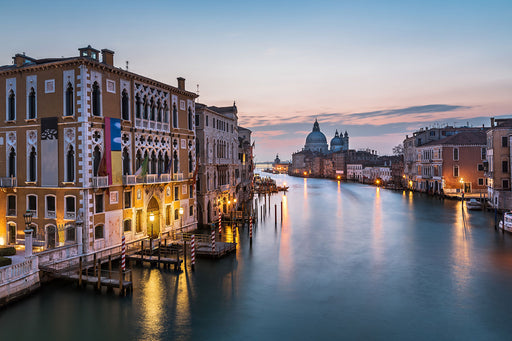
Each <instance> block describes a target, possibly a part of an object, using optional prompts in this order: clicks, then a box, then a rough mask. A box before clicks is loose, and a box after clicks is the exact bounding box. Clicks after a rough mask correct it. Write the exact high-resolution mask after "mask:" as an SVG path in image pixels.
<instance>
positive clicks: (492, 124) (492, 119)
mask: <svg viewBox="0 0 512 341" xmlns="http://www.w3.org/2000/svg"><path fill="white" fill-rule="evenodd" d="M491 128H494V117H491Z"/></svg>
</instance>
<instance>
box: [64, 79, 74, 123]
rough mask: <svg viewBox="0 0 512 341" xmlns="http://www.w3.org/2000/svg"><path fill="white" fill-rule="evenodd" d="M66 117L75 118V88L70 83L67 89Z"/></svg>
mask: <svg viewBox="0 0 512 341" xmlns="http://www.w3.org/2000/svg"><path fill="white" fill-rule="evenodd" d="M66 116H73V86H72V85H71V83H68V88H67V89H66Z"/></svg>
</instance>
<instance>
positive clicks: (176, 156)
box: [173, 151, 178, 173]
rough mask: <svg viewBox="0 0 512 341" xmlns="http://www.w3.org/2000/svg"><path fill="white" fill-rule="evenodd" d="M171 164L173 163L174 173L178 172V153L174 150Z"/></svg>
mask: <svg viewBox="0 0 512 341" xmlns="http://www.w3.org/2000/svg"><path fill="white" fill-rule="evenodd" d="M173 164H174V169H173V171H174V173H178V153H177V152H176V151H174V155H173Z"/></svg>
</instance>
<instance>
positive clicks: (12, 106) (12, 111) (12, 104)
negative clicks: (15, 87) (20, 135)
mask: <svg viewBox="0 0 512 341" xmlns="http://www.w3.org/2000/svg"><path fill="white" fill-rule="evenodd" d="M8 111H9V112H8V113H7V120H8V121H14V120H15V119H16V95H15V94H14V91H12V90H11V91H9V106H8Z"/></svg>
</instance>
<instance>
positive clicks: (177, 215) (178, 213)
mask: <svg viewBox="0 0 512 341" xmlns="http://www.w3.org/2000/svg"><path fill="white" fill-rule="evenodd" d="M178 219H180V211H179V210H178V209H175V210H174V220H178Z"/></svg>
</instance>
